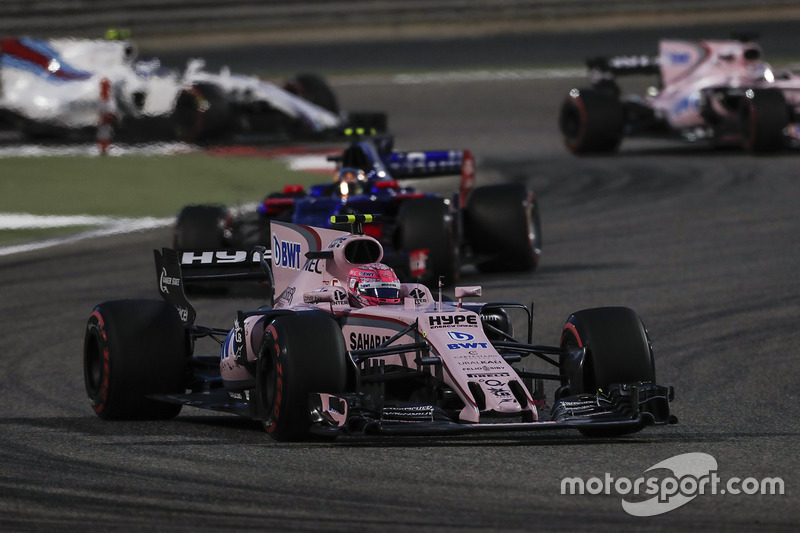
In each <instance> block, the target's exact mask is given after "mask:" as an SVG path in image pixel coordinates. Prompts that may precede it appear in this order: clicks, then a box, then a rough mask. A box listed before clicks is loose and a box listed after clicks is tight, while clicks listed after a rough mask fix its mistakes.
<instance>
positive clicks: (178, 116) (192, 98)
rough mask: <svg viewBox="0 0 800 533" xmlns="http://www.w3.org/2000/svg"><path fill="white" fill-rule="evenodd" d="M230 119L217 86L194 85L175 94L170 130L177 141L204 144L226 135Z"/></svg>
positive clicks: (226, 99) (231, 114)
mask: <svg viewBox="0 0 800 533" xmlns="http://www.w3.org/2000/svg"><path fill="white" fill-rule="evenodd" d="M232 117H233V111H232V109H231V106H230V103H229V102H228V98H227V96H226V95H225V92H224V91H223V90H222V88H221V87H219V86H217V85H214V84H212V83H196V84H194V85H193V86H192V87H190V88H188V89H185V90H183V91H181V93H180V94H179V95H178V99H177V100H176V101H175V109H174V110H173V112H172V127H173V129H174V131H175V138H176V139H178V140H179V141H184V142H200V141H207V140H213V139H217V138H220V137H224V136H225V135H228V134H229V133H230V132H231V128H232V123H233V121H232Z"/></svg>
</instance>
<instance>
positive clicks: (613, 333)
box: [560, 307, 656, 436]
mask: <svg viewBox="0 0 800 533" xmlns="http://www.w3.org/2000/svg"><path fill="white" fill-rule="evenodd" d="M561 347H562V348H567V349H570V348H571V349H573V350H574V349H577V348H582V347H583V348H586V355H585V357H584V359H583V360H582V361H579V360H575V359H573V358H572V357H571V356H562V358H561V361H560V366H561V373H562V374H563V375H566V376H567V377H568V379H569V395H570V396H574V395H578V394H584V393H586V394H595V393H597V391H598V389H602V390H608V387H609V385H612V384H623V383H637V382H639V381H649V382H653V383H655V380H656V370H655V361H654V359H653V350H652V347H651V345H650V338H649V336H648V334H647V330H646V329H645V327H644V324H643V323H642V321H641V319H640V318H639V316H638V315H637V314H636V313H635V312H634V311H633V310H632V309H629V308H627V307H598V308H594V309H585V310H583V311H578V312H576V313H573V314H572V315H571V316H570V317H569V318H568V319H567V322H566V324H565V325H564V330H563V332H562V335H561ZM631 431H637V430H630V429H628V430H622V431H619V430H618V431H615V430H594V431H593V430H591V429H582V430H581V432H582V433H584V434H585V435H588V436H618V435H622V434H625V433H628V432H631Z"/></svg>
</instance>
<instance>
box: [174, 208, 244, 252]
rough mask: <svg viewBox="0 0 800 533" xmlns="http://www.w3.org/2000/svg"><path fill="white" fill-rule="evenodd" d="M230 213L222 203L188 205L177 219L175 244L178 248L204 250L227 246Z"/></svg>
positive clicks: (229, 236)
mask: <svg viewBox="0 0 800 533" xmlns="http://www.w3.org/2000/svg"><path fill="white" fill-rule="evenodd" d="M230 219H231V216H230V213H229V212H228V210H227V209H226V208H225V207H223V206H220V205H188V206H186V207H184V208H183V209H181V211H180V213H178V218H177V220H176V221H175V234H174V238H173V245H174V246H175V248H177V249H179V250H180V249H184V250H193V249H196V250H204V249H212V250H215V249H220V248H227V246H228V244H229V242H230V239H231V235H230V229H229V226H230Z"/></svg>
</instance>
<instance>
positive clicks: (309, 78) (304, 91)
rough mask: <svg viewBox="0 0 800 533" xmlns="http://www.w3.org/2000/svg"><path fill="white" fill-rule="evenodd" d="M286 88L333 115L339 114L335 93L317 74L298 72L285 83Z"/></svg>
mask: <svg viewBox="0 0 800 533" xmlns="http://www.w3.org/2000/svg"><path fill="white" fill-rule="evenodd" d="M286 90H287V91H289V92H291V93H294V94H296V95H297V96H299V97H301V98H303V99H305V100H308V101H309V102H311V103H312V104H316V105H318V106H320V107H321V108H323V109H327V110H328V111H330V112H331V113H333V114H335V115H338V114H339V102H338V101H337V99H336V94H335V93H334V92H333V89H331V87H330V85H328V83H327V82H326V81H325V79H324V78H322V77H321V76H319V75H317V74H308V73H306V74H298V75H297V76H295V77H294V79H292V80H291V81H289V82H288V83H287V84H286Z"/></svg>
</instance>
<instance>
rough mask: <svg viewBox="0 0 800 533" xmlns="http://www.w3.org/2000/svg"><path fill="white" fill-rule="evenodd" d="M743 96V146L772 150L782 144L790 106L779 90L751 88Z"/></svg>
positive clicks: (741, 114)
mask: <svg viewBox="0 0 800 533" xmlns="http://www.w3.org/2000/svg"><path fill="white" fill-rule="evenodd" d="M747 94H748V95H749V96H745V98H743V99H742V103H741V108H740V117H741V124H742V147H743V148H744V149H745V150H749V151H751V152H774V151H776V150H780V149H781V148H783V145H784V134H783V130H784V129H785V128H786V126H787V125H788V124H789V106H788V105H787V104H786V98H785V97H784V96H783V92H782V91H781V90H780V89H753V90H751V91H748V92H747Z"/></svg>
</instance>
